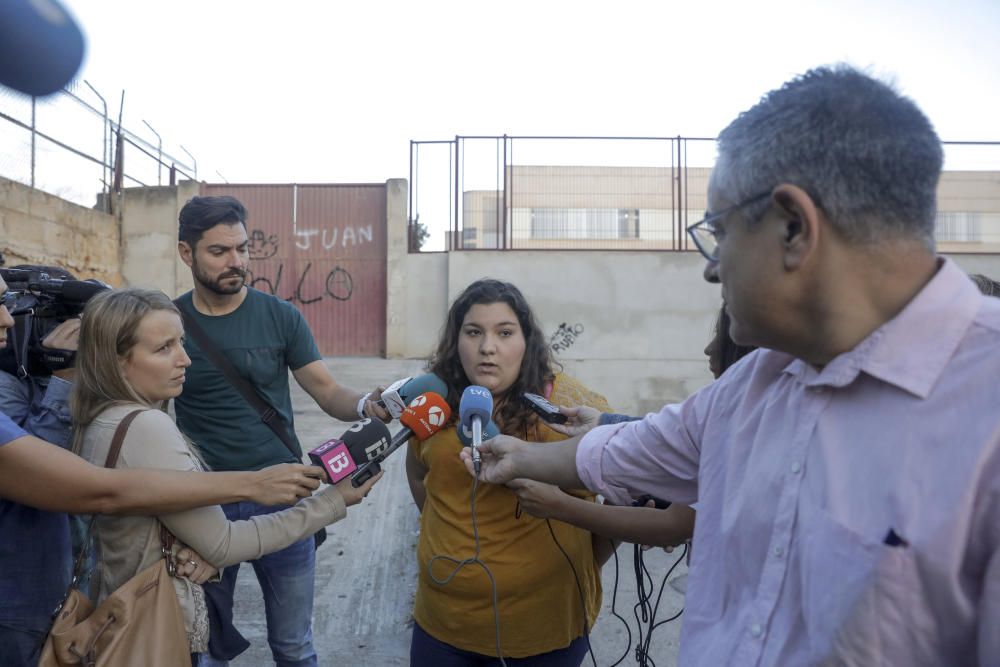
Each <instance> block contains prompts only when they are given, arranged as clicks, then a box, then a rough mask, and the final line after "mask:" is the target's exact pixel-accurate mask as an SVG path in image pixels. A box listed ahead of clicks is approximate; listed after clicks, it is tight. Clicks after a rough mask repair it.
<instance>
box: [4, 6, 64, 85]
mask: <svg viewBox="0 0 1000 667" xmlns="http://www.w3.org/2000/svg"><path fill="white" fill-rule="evenodd" d="M83 46H84V41H83V33H82V32H80V28H79V26H77V24H76V22H75V21H74V20H73V19H72V18H71V17H70V15H69V14H68V13H67V12H66V10H65V9H64V8H63V7H62V5H61V4H60V3H59V2H57V1H56V0H3V2H0V84H3V85H5V86H10V87H11V88H13V89H14V90H19V91H21V92H22V93H25V94H27V95H33V96H38V97H40V96H43V95H49V94H51V93H54V92H56V91H57V90H59V89H60V88H62V87H63V86H65V85H66V84H67V83H69V82H70V80H71V79H72V78H73V77H74V76H75V75H76V72H77V70H78V69H80V63H81V62H82V61H83Z"/></svg>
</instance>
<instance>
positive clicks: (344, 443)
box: [309, 419, 391, 486]
mask: <svg viewBox="0 0 1000 667" xmlns="http://www.w3.org/2000/svg"><path fill="white" fill-rule="evenodd" d="M390 440H391V437H390V435H389V427H387V426H386V425H385V424H383V423H382V422H381V421H380V420H378V419H362V420H361V421H358V422H355V423H354V424H352V425H351V427H350V428H349V429H347V431H345V432H344V434H343V435H342V436H340V438H333V439H332V440H327V441H326V442H324V443H323V444H322V445H320V446H319V447H317V448H316V449H314V450H312V451H311V452H309V460H310V461H312V463H313V465H316V466H319V467H320V468H323V470H325V471H326V474H327V477H328V478H329V481H330V484H336V483H337V482H340V481H341V480H344V479H347V477H348V476H350V475H351V474H352V473H353V472H355V471H356V470H357V469H358V467H359V466H361V465H363V464H365V463H367V462H368V461H369V460H371V459H374V458H376V457H377V456H378V455H379V453H381V452H382V451H385V450H386V449H388V448H389V443H390ZM375 472H378V471H377V470H376V471H375ZM375 472H373V473H372V475H374V474H375ZM370 476H371V475H369V477H370ZM366 479H367V478H366ZM355 486H360V483H358V484H355Z"/></svg>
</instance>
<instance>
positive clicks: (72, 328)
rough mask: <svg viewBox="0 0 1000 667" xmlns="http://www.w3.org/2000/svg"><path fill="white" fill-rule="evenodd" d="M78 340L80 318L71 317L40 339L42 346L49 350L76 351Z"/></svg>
mask: <svg viewBox="0 0 1000 667" xmlns="http://www.w3.org/2000/svg"><path fill="white" fill-rule="evenodd" d="M79 342H80V318H79V317H72V318H70V319H68V320H66V321H65V322H62V323H60V324H59V325H58V326H56V328H55V329H53V330H52V331H50V332H49V335H48V336H46V337H45V339H44V340H43V341H42V347H47V348H49V349H50V350H69V351H70V352H76V346H77V343H79Z"/></svg>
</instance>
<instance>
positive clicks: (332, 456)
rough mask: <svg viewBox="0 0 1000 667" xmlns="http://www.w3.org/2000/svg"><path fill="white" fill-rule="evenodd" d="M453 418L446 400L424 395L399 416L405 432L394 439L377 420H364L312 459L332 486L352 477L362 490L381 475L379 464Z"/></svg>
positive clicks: (320, 449)
mask: <svg viewBox="0 0 1000 667" xmlns="http://www.w3.org/2000/svg"><path fill="white" fill-rule="evenodd" d="M450 418H451V409H450V408H449V407H448V403H447V402H445V400H444V398H442V397H441V396H440V395H438V394H435V393H433V392H425V393H423V394H421V395H419V396H417V397H416V398H414V399H413V400H412V401H411V402H410V405H409V406H407V407H406V408H405V409H404V411H403V413H402V414H401V415H400V421H401V422H402V423H403V429H401V430H400V431H399V433H397V434H396V435H395V436H390V434H389V429H388V427H387V426H386V425H385V424H383V423H382V422H380V421H378V420H377V419H367V418H366V419H362V420H360V421H358V422H355V423H354V424H353V425H351V427H350V428H349V429H347V431H345V432H344V434H343V435H342V436H341V437H340V438H339V439H338V438H334V439H332V440H328V441H326V442H324V443H323V444H322V445H320V446H319V447H317V448H316V449H314V450H312V451H311V452H309V459H310V460H311V461H312V462H313V465H316V466H319V467H320V468H322V469H323V470H324V471H326V475H327V478H328V481H329V483H331V484H337V483H339V482H341V481H343V480H346V479H347V478H348V477H350V479H351V482H350V483H351V484H352V485H353V486H354V487H355V488H359V487H362V485H364V484H365V483H366V482H368V481H369V480H370V479H371V478H373V477H375V476H376V475H377V474H378V473H379V472H380V471H381V469H382V468H381V466H380V465H379V464H380V463H381V462H382V461H384V460H385V458H386V457H387V456H389V454H392V453H393V452H394V451H396V450H397V449H399V447H400V446H401V445H402V444H403V443H405V442H406V441H407V440H409V439H410V438H412V437H417V438H418V439H420V440H425V439H426V438H429V437H430V436H431V435H433V434H434V433H436V432H437V431H439V430H441V428H442V427H444V425H445V424H447V423H448V420H449V419H450ZM369 486H370V485H369Z"/></svg>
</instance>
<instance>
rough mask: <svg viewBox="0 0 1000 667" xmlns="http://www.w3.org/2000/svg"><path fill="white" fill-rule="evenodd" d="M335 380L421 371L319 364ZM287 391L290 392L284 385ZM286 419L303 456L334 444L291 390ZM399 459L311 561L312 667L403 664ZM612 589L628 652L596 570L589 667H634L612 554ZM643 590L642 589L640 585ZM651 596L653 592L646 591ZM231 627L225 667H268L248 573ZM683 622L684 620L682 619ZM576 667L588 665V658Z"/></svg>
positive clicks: (406, 516) (659, 566)
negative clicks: (238, 641) (234, 654)
mask: <svg viewBox="0 0 1000 667" xmlns="http://www.w3.org/2000/svg"><path fill="white" fill-rule="evenodd" d="M327 363H328V364H329V366H330V368H331V369H332V371H333V373H334V377H336V378H337V379H338V381H340V382H343V383H345V384H347V385H348V386H351V387H354V388H356V389H362V388H365V389H366V390H367V389H370V388H371V387H372V386H374V385H375V384H379V383H381V384H387V383H389V382H391V381H392V380H394V379H396V378H399V377H406V376H408V375H415V374H418V373H419V372H421V369H422V362H420V361H414V360H392V359H389V360H386V359H376V358H346V359H345V358H338V359H330V360H328V361H327ZM292 384H293V386H294V385H295V383H294V382H292ZM293 402H294V405H295V420H296V427H297V431H298V435H299V439H300V440H301V441H302V444H303V447H304V448H311V447H315V446H316V445H318V444H320V443H322V442H324V441H325V440H327V439H329V438H330V437H333V436H337V435H340V433H342V432H343V430H344V428H345V425H344V424H343V423H341V422H338V421H336V420H334V419H331V418H330V417H328V416H327V415H326V414H324V413H323V412H322V411H321V410H320V409H319V408H318V407H316V404H315V403H313V402H312V400H311V399H310V398H309V397H308V396H307V395H306V394H305V393H304V392H302V391H301V390H299V388H298V387H297V386H295V391H294V393H293ZM403 458H404V453H403V452H402V451H400V452H397V453H396V454H395V455H393V456H392V457H391V458H390V459H389V460H388V461H387V462H386V463H387V465H386V466H385V467H386V475H385V477H384V478H383V479H382V481H381V482H380V483H379V484H378V486H377V487H376V488H375V490H373V491H372V493H371V494H370V495H369V497H368V498H367V499H366V501H365V502H364V503H363V504H362V505H361V506H358V507H353V508H351V509H350V510H349V511H348V517H347V518H346V519H345V520H343V521H341V522H339V523H336V524H334V525H333V526H331V527H330V528H329V529H328V533H329V538H328V539H327V541H326V544H324V545H323V546H322V547H321V548H320V549H319V551H318V552H317V571H316V606H315V610H314V614H313V634H314V638H315V643H316V649H317V652H318V653H319V656H320V665H331V666H332V665H338V666H340V665H343V666H351V667H353V666H355V665H358V666H361V665H379V666H380V665H387V666H394V665H407V664H409V644H410V631H411V622H410V611H411V607H412V604H413V593H414V589H415V584H416V579H417V572H416V569H417V566H416V556H415V546H416V541H417V533H418V528H419V522H418V514H417V510H416V507H415V506H414V505H413V500H412V499H411V497H410V492H409V488H408V487H407V484H406V473H405V471H404V469H403ZM618 557H619V565H620V567H619V570H618V574H619V575H620V576H619V582H618V587H617V600H616V602H615V607H616V609H617V611H618V613H619V614H621V616H623V617H624V618H626V619H628V622H629V626H630V628H631V633H632V646H631V650H628V647H629V638H628V634H627V631H626V630H625V627H624V625H623V623H622V622H621V621H620V620H618V619H616V618H615V617H614V616H613V615H612V614H611V605H612V598H613V595H612V593H613V591H614V590H615V575H616V568H615V563H614V559H612V560H611V561H609V562H608V564H607V565H606V566H605V567H604V609H603V611H602V612H601V616H600V618H599V619H598V621H597V624H596V625H595V627H594V629H593V632H592V634H591V644H592V646H593V651H594V655H595V657H596V662H597V665H598V667H609V666H610V665H612V664H613V663H615V661H617V660H618V659H619V658H621V657H622V655H623V654H625V653H626V651H627V650H628V655H627V657H626V658H625V660H623V661H622V662H621V663H620V664H622V665H635V664H637V662H636V659H635V654H634V649H635V642H636V637H637V634H636V632H637V623H636V620H635V618H634V617H633V606H634V605H635V603H636V601H637V596H636V577H635V574H634V571H633V549H632V546H631V545H627V544H624V545H622V546H621V547H619V549H618ZM676 559H677V555H676V554H666V553H664V552H663V551H662V550H660V549H651V550H649V551H647V552H645V561H646V564H647V567H648V570H649V572H650V574H651V576H652V578H653V581H654V585H655V586H656V588H657V589H659V587H660V585H661V582H662V580H663V579H664V575H665V574H666V573H667V570H668V569H669V567H670V566H671V565H672V564H673V563H674V561H675V560H676ZM686 579H687V568H686V567H685V565H684V563H681V564H680V565H679V566H678V567H677V568H676V569H675V570H674V572H673V573H672V574H671V575H670V581H669V583H668V584H667V585H666V586H664V588H663V590H664V592H663V600H662V601H661V603H660V611H659V612H658V614H657V617H656V618H657V620H662V619H666V618H669V617H670V616H672V615H674V614H675V613H676V612H677V611H678V610H680V609H681V607H682V605H683V596H682V594H680V593H679V592H678V590H677V589H681V590H683V588H684V583H685V582H686ZM647 587H648V586H647ZM654 592H655V591H654ZM235 617H236V621H237V626H238V627H239V628H240V630H241V631H242V632H243V634H244V635H245V636H246V637H247V639H249V640H250V641H251V642H252V644H253V645H252V646H251V648H250V649H248V650H247V652H246V653H244V654H243V655H242V656H240V657H239V658H238V659H237V660H235V661H234V662H233V663H232V665H233V666H234V667H251V666H253V667H256V666H258V665H270V664H272V661H271V653H270V649H269V648H268V646H267V636H266V626H265V622H264V607H263V603H262V601H261V597H260V589H259V588H258V586H257V582H256V578H255V577H254V575H253V570H252V569H250V567H249V566H246V567H243V568H242V570H241V572H240V577H239V580H238V583H237V591H236V612H235ZM682 618H683V617H682ZM679 632H680V620H677V621H674V622H671V623H668V624H666V625H664V626H662V627H660V628H658V629H657V630H656V632H655V633H654V635H653V641H652V643H651V646H650V657H651V658H652V661H653V662H654V663H655V665H656V667H671V666H672V665H675V664H676V662H677V638H678V635H679ZM584 664H585V665H592V663H591V661H590V660H589V659H588V660H587V661H585V662H584Z"/></svg>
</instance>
